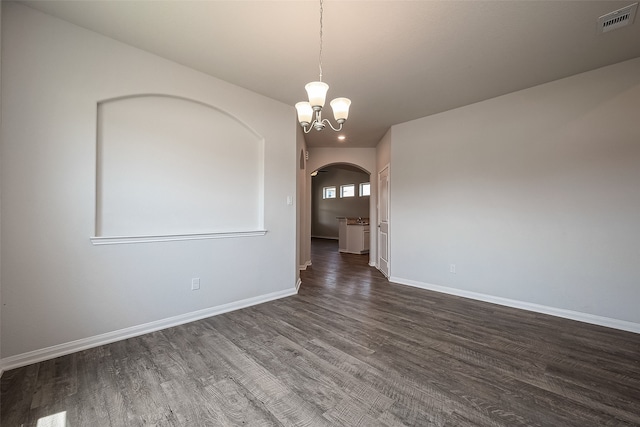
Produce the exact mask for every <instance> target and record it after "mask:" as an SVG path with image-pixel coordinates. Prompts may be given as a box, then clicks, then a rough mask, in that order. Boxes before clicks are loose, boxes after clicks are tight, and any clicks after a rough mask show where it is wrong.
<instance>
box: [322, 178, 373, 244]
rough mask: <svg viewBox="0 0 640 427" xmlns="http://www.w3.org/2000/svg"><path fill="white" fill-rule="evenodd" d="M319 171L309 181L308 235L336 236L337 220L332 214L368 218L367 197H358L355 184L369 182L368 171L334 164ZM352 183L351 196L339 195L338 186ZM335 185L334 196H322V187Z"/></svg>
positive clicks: (357, 187) (357, 188) (335, 237)
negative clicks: (309, 209)
mask: <svg viewBox="0 0 640 427" xmlns="http://www.w3.org/2000/svg"><path fill="white" fill-rule="evenodd" d="M322 170H323V171H326V172H319V173H318V175H316V176H314V177H313V178H312V181H311V191H312V193H311V194H312V198H311V211H312V214H311V220H312V222H311V235H312V236H314V237H324V238H334V239H337V238H338V221H337V220H336V217H338V216H346V217H356V218H357V217H362V218H369V197H359V195H358V194H359V193H358V190H359V185H360V183H362V182H369V174H367V173H365V172H361V171H356V170H347V169H343V168H340V167H338V166H329V167H326V168H322ZM344 184H355V187H356V196H355V197H347V198H341V197H340V186H341V185H344ZM329 186H335V187H336V193H337V197H336V198H335V199H323V198H322V189H323V188H324V187H329Z"/></svg>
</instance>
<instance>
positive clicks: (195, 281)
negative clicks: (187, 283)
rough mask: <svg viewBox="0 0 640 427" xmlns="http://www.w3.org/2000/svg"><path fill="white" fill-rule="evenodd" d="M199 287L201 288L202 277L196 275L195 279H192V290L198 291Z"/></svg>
mask: <svg viewBox="0 0 640 427" xmlns="http://www.w3.org/2000/svg"><path fill="white" fill-rule="evenodd" d="M198 289H200V278H199V277H194V278H193V279H191V290H192V291H197V290H198Z"/></svg>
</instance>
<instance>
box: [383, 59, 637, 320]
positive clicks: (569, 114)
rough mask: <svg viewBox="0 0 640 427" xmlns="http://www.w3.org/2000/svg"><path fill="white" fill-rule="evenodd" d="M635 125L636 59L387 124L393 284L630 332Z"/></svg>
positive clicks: (633, 303) (634, 253)
mask: <svg viewBox="0 0 640 427" xmlns="http://www.w3.org/2000/svg"><path fill="white" fill-rule="evenodd" d="M639 119H640V58H639V59H634V60H630V61H627V62H623V63H620V64H616V65H613V66H609V67H605V68H601V69H598V70H594V71H591V72H587V73H583V74H580V75H576V76H573V77H569V78H566V79H563V80H559V81H555V82H552V83H548V84H545V85H541V86H537V87H533V88H530V89H526V90H523V91H520V92H516V93H512V94H508V95H505V96H502V97H498V98H494V99H491V100H488V101H485V102H480V103H477V104H473V105H469V106H466V107H463V108H459V109H456V110H452V111H448V112H445V113H442V114H438V115H434V116H430V117H425V118H422V119H418V120H415V121H411V122H407V123H404V124H400V125H397V126H394V127H393V128H392V132H391V136H392V141H391V159H392V166H391V168H392V174H393V176H392V179H391V224H392V233H391V276H392V280H394V281H399V282H402V283H408V284H413V285H417V286H423V287H430V286H441V287H444V288H446V289H448V290H455V291H457V292H462V293H471V294H475V295H485V296H491V297H497V298H504V299H507V300H510V301H512V302H513V301H519V302H522V303H523V304H524V305H526V304H537V305H541V306H545V307H551V308H553V309H557V311H558V313H561V312H562V310H568V311H572V312H577V313H583V314H584V315H585V316H584V317H585V318H587V319H588V318H589V316H599V317H602V318H608V319H613V320H614V322H613V323H616V322H615V321H616V320H617V321H619V322H618V325H617V326H621V325H622V326H623V327H625V325H626V327H630V328H631V329H633V328H637V330H638V331H640V325H638V323H640V310H639V309H638V301H640V262H639V260H640V120H639ZM450 264H456V267H457V271H456V274H452V273H450V271H449V270H450ZM600 320H602V319H600ZM625 322H631V323H634V324H635V325H636V326H633V325H631V326H630V325H629V324H628V323H627V324H625Z"/></svg>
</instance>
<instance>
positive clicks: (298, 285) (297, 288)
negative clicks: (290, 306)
mask: <svg viewBox="0 0 640 427" xmlns="http://www.w3.org/2000/svg"><path fill="white" fill-rule="evenodd" d="M300 285H302V280H300V278H299V277H298V281H297V282H296V293H298V291H299V290H300Z"/></svg>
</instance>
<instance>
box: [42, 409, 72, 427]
mask: <svg viewBox="0 0 640 427" xmlns="http://www.w3.org/2000/svg"><path fill="white" fill-rule="evenodd" d="M36 427H71V425H70V424H69V421H67V411H62V412H58V413H57V414H53V415H47V416H46V417H42V418H40V419H39V420H38V424H36Z"/></svg>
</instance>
